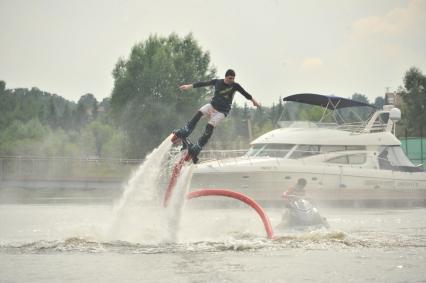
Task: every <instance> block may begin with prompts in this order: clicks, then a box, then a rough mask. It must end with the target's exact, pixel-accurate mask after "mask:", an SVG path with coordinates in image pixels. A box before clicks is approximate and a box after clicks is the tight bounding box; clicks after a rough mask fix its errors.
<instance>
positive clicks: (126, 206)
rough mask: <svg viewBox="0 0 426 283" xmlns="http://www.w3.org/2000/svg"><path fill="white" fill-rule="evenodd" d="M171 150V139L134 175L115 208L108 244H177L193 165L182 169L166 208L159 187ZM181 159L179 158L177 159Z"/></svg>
mask: <svg viewBox="0 0 426 283" xmlns="http://www.w3.org/2000/svg"><path fill="white" fill-rule="evenodd" d="M171 146H172V143H171V142H170V137H168V138H167V139H166V140H164V141H163V142H162V144H161V145H160V146H159V147H158V148H156V149H155V150H154V151H152V152H151V153H150V154H149V155H148V156H147V157H146V158H145V160H144V162H143V164H141V166H140V167H139V168H138V170H137V171H136V172H135V173H133V174H132V177H131V178H130V179H129V181H128V183H127V185H126V187H125V190H124V193H123V196H122V197H121V199H120V200H119V202H118V203H117V205H116V206H115V207H114V213H113V219H112V222H111V226H110V227H109V229H107V233H106V238H107V240H121V241H129V242H136V243H144V244H156V243H160V242H175V241H176V239H177V233H178V230H179V229H178V228H179V223H180V216H181V209H182V207H183V204H184V202H185V195H186V192H187V191H188V188H189V185H190V183H191V178H192V169H193V165H192V164H191V165H189V166H188V165H185V166H184V167H183V168H182V170H181V174H180V175H179V177H178V179H177V181H176V186H175V188H174V191H173V194H172V195H171V198H170V202H169V206H168V207H167V209H166V208H164V207H163V205H162V198H163V195H162V194H164V192H163V191H161V192H160V190H161V188H160V186H159V183H160V179H161V177H162V174H163V173H164V172H165V171H166V170H167V164H166V162H167V157H168V154H169V152H170V148H171ZM180 157H181V156H177V159H180ZM188 164H189V163H188ZM159 193H162V194H159ZM158 198H160V199H158Z"/></svg>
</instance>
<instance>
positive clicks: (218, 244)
mask: <svg viewBox="0 0 426 283" xmlns="http://www.w3.org/2000/svg"><path fill="white" fill-rule="evenodd" d="M172 212H173V211H172ZM266 212H267V213H268V215H269V217H270V219H271V222H272V224H273V226H276V225H277V224H278V223H279V221H280V217H281V216H280V214H281V211H280V210H279V209H266ZM321 212H322V214H323V215H324V216H326V217H327V218H328V221H329V224H330V226H331V227H330V229H328V230H327V229H319V230H313V229H311V230H284V231H282V230H281V231H280V230H275V231H274V232H275V235H276V238H275V239H274V240H268V239H267V238H266V233H265V231H264V229H263V225H262V223H261V221H260V219H259V217H258V215H257V214H255V212H254V211H252V210H250V209H249V208H248V207H241V208H232V209H229V208H227V209H213V208H208V209H200V208H195V207H190V206H187V207H185V208H183V209H182V211H180V212H176V211H175V212H174V213H179V214H180V221H174V222H171V221H170V219H171V218H173V217H170V215H167V213H168V214H170V211H169V212H167V213H166V211H165V210H164V209H162V208H160V207H158V206H151V207H150V206H145V207H143V208H141V207H135V208H134V209H133V210H132V209H130V210H128V211H127V212H126V215H121V216H120V217H121V219H120V221H117V219H114V218H116V215H115V214H114V211H113V209H112V207H110V206H107V205H93V206H91V205H77V204H73V205H52V204H49V205H1V206H0V274H1V275H0V276H1V277H0V282H68V281H75V282H136V281H137V282H261V281H264V282H344V281H346V282H367V281H368V282H426V268H425V266H426V260H425V257H426V218H425V216H426V209H424V208H411V209H395V210H392V209H336V208H333V209H331V208H327V209H325V208H323V209H321Z"/></svg>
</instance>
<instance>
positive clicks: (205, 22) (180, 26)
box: [0, 0, 426, 105]
mask: <svg viewBox="0 0 426 283" xmlns="http://www.w3.org/2000/svg"><path fill="white" fill-rule="evenodd" d="M0 13H1V16H0V38H1V42H0V80H4V81H6V84H7V88H16V87H26V88H31V87H33V86H37V87H38V88H40V89H42V90H45V91H48V92H51V93H56V94H58V95H61V96H63V97H65V98H67V99H69V100H73V101H77V100H78V99H79V97H80V96H81V95H83V94H86V93H93V94H94V95H95V97H96V98H97V99H98V100H99V101H100V100H102V99H103V98H105V97H108V96H110V95H111V90H112V87H113V78H112V75H111V72H112V70H113V68H114V65H115V63H116V62H117V60H118V58H120V57H123V58H128V55H129V53H130V50H131V47H132V46H133V45H134V44H136V43H138V42H141V41H143V40H145V39H147V38H148V36H149V35H151V34H157V35H161V36H168V35H169V34H170V33H172V32H176V33H177V34H179V35H181V36H184V35H186V34H188V33H190V32H192V33H193V35H194V37H195V39H196V40H197V41H198V42H199V43H200V45H201V46H202V48H203V49H204V50H207V51H209V52H210V55H211V61H212V64H213V65H214V66H215V67H216V68H217V71H218V75H219V76H220V77H222V76H223V73H224V72H225V71H226V69H227V68H233V69H235V71H236V73H237V77H236V81H238V82H239V83H240V84H241V85H242V86H243V87H244V88H245V89H246V90H247V91H248V92H250V93H251V94H252V95H253V96H254V97H256V98H257V99H258V100H259V101H260V102H261V103H263V104H264V105H272V103H273V102H277V101H278V99H279V97H280V96H282V97H284V96H287V95H291V94H294V93H300V92H314V93H322V94H334V95H338V96H343V97H349V96H351V95H352V94H353V93H355V92H357V93H362V94H365V95H367V96H368V97H369V99H370V100H372V102H373V101H374V99H375V98H376V97H377V96H382V95H384V93H385V90H386V88H387V87H389V89H390V90H391V91H393V90H396V89H397V88H398V86H401V85H402V83H403V82H402V78H403V75H404V73H405V72H406V71H407V70H408V69H409V68H410V67H411V66H417V67H418V68H420V69H421V70H422V71H423V72H424V73H426V28H425V27H426V0H353V1H352V0H347V1H344V0H342V1H341V0H311V1H309V0H299V1H282V0H259V1H257V0H256V1H255V0H254V1H246V0H241V1H232V0H215V1H207V0H179V1H166V0H155V1H152V0H149V1H142V0H140V1H124V0H120V1H118V0H117V1H105V0H84V1H83V0H82V1H77V0H75V1H57V0H51V1H48V0H32V1H22V0H13V1H12V0H11V1H6V0H0ZM185 83H190V82H185ZM177 87H178V86H176V89H177ZM177 91H178V90H177ZM237 96H238V95H237ZM237 102H238V103H239V104H242V103H244V98H243V97H242V96H239V97H237Z"/></svg>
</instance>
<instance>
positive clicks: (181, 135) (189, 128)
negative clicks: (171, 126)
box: [173, 111, 203, 139]
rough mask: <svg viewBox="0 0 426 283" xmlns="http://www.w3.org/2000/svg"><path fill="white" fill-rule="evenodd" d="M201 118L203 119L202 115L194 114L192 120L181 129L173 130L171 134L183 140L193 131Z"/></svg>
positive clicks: (199, 113)
mask: <svg viewBox="0 0 426 283" xmlns="http://www.w3.org/2000/svg"><path fill="white" fill-rule="evenodd" d="M201 117H203V113H201V112H200V111H198V112H197V113H195V115H194V117H192V119H191V120H190V121H189V122H188V123H187V124H186V125H185V126H184V127H183V128H180V129H178V130H175V131H173V133H174V134H175V135H176V136H177V137H178V138H180V139H184V138H186V137H188V136H189V135H190V134H191V133H192V131H193V130H194V128H195V126H196V125H197V123H198V121H199V120H200V118H201Z"/></svg>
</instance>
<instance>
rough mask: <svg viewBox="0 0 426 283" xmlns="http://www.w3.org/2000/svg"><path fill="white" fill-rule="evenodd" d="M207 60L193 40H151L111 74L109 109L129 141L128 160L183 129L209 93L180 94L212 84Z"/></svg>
mask: <svg viewBox="0 0 426 283" xmlns="http://www.w3.org/2000/svg"><path fill="white" fill-rule="evenodd" d="M214 74H215V71H214V68H212V67H211V66H210V56H209V53H208V52H204V51H203V50H202V49H201V47H200V46H199V45H198V43H197V42H196V40H195V39H194V38H193V36H192V35H191V34H190V35H187V36H185V37H184V38H180V37H179V36H177V35H176V34H171V35H170V36H169V37H158V36H150V37H149V38H148V39H147V40H146V41H144V42H141V43H139V44H136V45H135V46H134V47H133V48H132V51H131V53H130V57H129V59H127V60H125V59H122V58H121V59H119V60H118V62H117V64H116V66H115V68H114V71H113V77H114V89H113V92H112V96H111V107H112V111H113V115H114V117H115V119H116V120H117V121H118V124H119V126H120V127H121V128H122V129H123V130H124V132H125V133H126V135H127V136H128V140H129V146H128V148H127V149H128V152H127V155H128V156H132V157H141V156H144V155H145V154H146V152H147V151H149V150H151V149H152V148H154V147H155V146H157V145H158V143H159V142H160V141H161V140H162V139H164V138H165V137H167V136H168V134H169V133H170V132H171V130H172V129H173V128H175V127H178V126H181V125H182V124H183V123H184V121H186V120H188V119H189V118H190V116H192V115H193V114H194V112H195V111H196V109H197V108H198V107H200V104H201V103H203V102H204V100H205V99H206V96H207V94H208V93H209V90H208V89H204V88H201V89H197V90H191V91H187V92H185V93H180V91H179V89H178V86H179V85H181V84H183V83H190V82H194V81H203V80H208V79H211V78H212V77H213V76H214Z"/></svg>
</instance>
